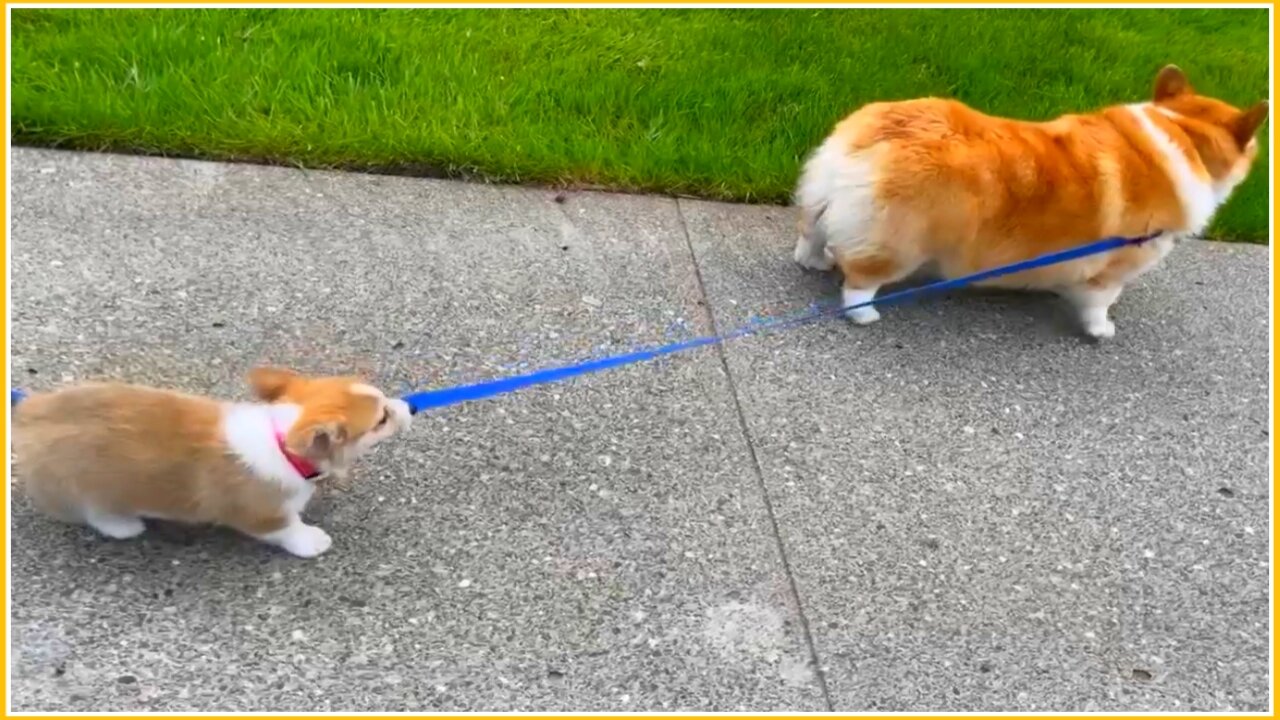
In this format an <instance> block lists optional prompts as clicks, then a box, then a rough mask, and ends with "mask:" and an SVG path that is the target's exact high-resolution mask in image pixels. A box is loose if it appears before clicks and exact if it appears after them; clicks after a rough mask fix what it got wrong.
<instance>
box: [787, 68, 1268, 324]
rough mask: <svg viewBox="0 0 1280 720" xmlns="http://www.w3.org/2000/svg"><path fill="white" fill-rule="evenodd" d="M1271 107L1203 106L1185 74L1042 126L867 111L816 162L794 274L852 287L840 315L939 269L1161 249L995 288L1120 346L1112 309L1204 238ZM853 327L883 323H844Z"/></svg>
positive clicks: (1021, 277)
mask: <svg viewBox="0 0 1280 720" xmlns="http://www.w3.org/2000/svg"><path fill="white" fill-rule="evenodd" d="M1266 117H1267V103H1266V102H1265V101H1261V102H1258V103H1257V104H1255V105H1253V106H1252V107H1250V108H1249V109H1247V110H1243V111H1242V110H1239V109H1237V108H1235V107H1232V106H1231V105H1228V104H1227V103H1225V102H1223V101H1221V100H1216V99H1214V98H1210V97H1206V96H1204V95H1201V94H1199V93H1197V92H1196V91H1195V89H1194V88H1192V86H1191V83H1190V82H1188V81H1187V78H1186V76H1185V75H1184V74H1183V72H1182V71H1181V70H1179V69H1178V68H1177V67H1175V66H1173V65H1170V66H1168V67H1165V68H1164V69H1163V70H1161V71H1160V73H1159V74H1158V75H1157V77H1156V80H1155V89H1154V92H1153V95H1152V99H1151V101H1150V102H1145V103H1138V104H1132V105H1117V106H1113V107H1108V108H1105V109H1103V110H1099V111H1097V112H1093V113H1089V114H1082V115H1064V116H1062V117H1059V118H1057V119H1054V120H1049V121H1047V122H1024V121H1021V120H1011V119H1007V118H999V117H992V116H990V115H984V114H983V113H981V112H978V111H977V110H973V109H971V108H969V107H967V106H965V105H964V104H962V103H960V102H957V101H955V100H942V99H937V98H924V99H918V100H907V101H903V102H881V103H872V104H870V105H866V106H864V107H862V108H861V109H859V110H857V111H856V112H854V113H853V114H852V115H850V116H849V117H848V118H846V119H845V120H843V121H842V122H840V123H839V124H838V125H837V126H836V128H835V130H834V132H832V134H831V135H830V137H828V138H827V140H826V141H825V142H824V143H823V144H822V145H821V146H820V147H819V148H818V149H817V150H816V151H815V152H814V153H813V155H812V156H811V157H810V158H809V160H808V161H807V163H806V165H805V168H804V172H803V174H802V176H801V178H800V183H799V187H798V190H797V193H796V204H797V205H798V206H799V209H800V216H801V217H800V239H799V241H798V242H797V243H796V248H795V260H796V262H798V263H800V264H801V265H804V266H806V267H809V268H812V269H816V270H827V269H830V268H831V267H832V266H833V265H838V266H839V267H840V270H841V272H842V273H843V275H844V290H843V303H844V305H845V306H849V305H854V304H857V303H863V302H868V301H870V300H872V299H873V298H874V297H875V294H876V291H877V290H878V289H879V288H880V287H881V286H882V285H885V284H887V283H891V282H894V281H897V280H900V279H902V278H904V277H906V276H908V275H910V274H911V273H912V272H913V271H915V270H916V269H917V268H919V267H921V266H924V265H930V266H933V267H934V268H936V269H937V270H938V271H939V272H940V274H941V275H942V276H943V277H957V276H960V275H965V274H969V273H973V272H977V271H980V270H985V269H989V268H993V267H997V266H1000V265H1005V264H1008V263H1012V262H1016V261H1019V260H1026V259H1029V258H1032V257H1035V256H1037V255H1042V254H1045V253H1048V252H1053V251H1058V250H1065V249H1068V248H1071V247H1075V246H1079V245H1082V244H1084V243H1087V242H1090V241H1093V240H1098V239H1101V238H1105V237H1114V236H1123V237H1142V236H1145V235H1148V234H1152V233H1159V235H1158V236H1157V237H1156V238H1155V239H1154V240H1152V241H1150V242H1147V243H1144V244H1141V245H1133V246H1127V247H1125V248H1122V249H1119V250H1116V251H1113V252H1110V253H1104V254H1102V255H1095V256H1092V257H1089V258H1084V259H1080V260H1075V261H1072V262H1068V263H1063V264H1060V265H1053V266H1049V267H1045V268H1039V269H1036V270H1029V271H1026V272H1022V273H1017V274H1014V275H1007V276H1005V277H1002V278H997V279H994V280H991V281H989V282H987V283H984V284H986V285H992V286H1001V287H1007V288H1021V289H1039V290H1049V291H1053V292H1056V293H1058V294H1060V295H1062V296H1064V297H1066V298H1067V299H1068V300H1069V301H1070V302H1071V303H1072V304H1073V305H1074V306H1075V308H1076V310H1077V312H1078V313H1079V317H1080V321H1081V323H1082V325H1083V326H1084V331H1085V332H1086V333H1087V334H1089V335H1090V336H1093V337H1095V338H1107V337H1111V336H1112V335H1114V334H1115V325H1114V324H1113V323H1112V322H1111V320H1110V319H1109V318H1108V309H1109V308H1110V307H1111V305H1112V304H1113V303H1115V301H1116V299H1117V298H1118V297H1119V296H1120V292H1121V290H1122V289H1123V288H1124V286H1125V284H1126V283H1128V282H1130V281H1132V280H1133V279H1134V278H1136V277H1138V276H1139V275H1141V274H1142V273H1144V272H1146V271H1147V270H1149V269H1151V268H1152V267H1153V266H1155V265H1156V263H1158V262H1159V261H1160V260H1161V259H1162V258H1163V257H1164V256H1165V254H1166V253H1168V252H1169V250H1170V248H1171V247H1172V246H1173V242H1174V239H1175V238H1178V237H1182V236H1186V235H1192V234H1197V233H1200V232H1202V231H1203V230H1204V229H1205V227H1206V226H1207V225H1208V224H1209V221H1210V219H1211V218H1212V217H1213V214H1214V212H1215V211H1216V210H1217V209H1218V207H1219V206H1221V205H1222V203H1224V202H1225V201H1226V199H1227V197H1228V196H1229V195H1230V194H1231V191H1232V190H1233V189H1234V188H1235V187H1236V186H1237V185H1238V184H1240V182H1241V181H1242V180H1244V178H1245V176H1246V175H1247V174H1248V173H1249V169H1250V167H1251V165H1252V164H1253V161H1254V158H1255V157H1256V156H1257V154H1258V141H1257V139H1256V138H1255V137H1254V136H1255V133H1256V132H1257V130H1258V128H1259V126H1261V125H1262V122H1263V121H1264V120H1265V119H1266ZM848 316H849V318H850V319H851V320H853V321H854V322H856V323H859V324H863V323H870V322H874V321H875V320H877V319H879V317H880V315H879V313H878V312H876V310H875V308H874V307H873V306H866V307H863V308H859V309H856V310H852V311H849V312H848Z"/></svg>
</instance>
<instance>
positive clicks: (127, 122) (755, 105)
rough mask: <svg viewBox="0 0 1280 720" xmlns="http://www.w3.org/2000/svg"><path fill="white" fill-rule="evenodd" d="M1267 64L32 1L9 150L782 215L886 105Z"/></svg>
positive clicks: (1249, 31)
mask: <svg viewBox="0 0 1280 720" xmlns="http://www.w3.org/2000/svg"><path fill="white" fill-rule="evenodd" d="M1267 53H1268V51H1267V13H1266V10H1262V9H1259V10H1232V9H1222V10H1218V9H1207V10H1203V9H1197V10H1168V9H1156V10H1092V9H1079V10H1013V9H1007V10H1006V9H996V10H962V9H956V10H908V9H903V10H895V9H888V10H841V9H825V10H812V9H787V10H773V9H742V10H717V9H682V10H663V9H649V10H612V9H593V10H553V9H545V10H483V9H474V10H443V9H441V10H434V9H390V10H378V9H365V10H289V9H275V10H242V9H219V10H177V9H175V10H79V9H51V10H31V9H15V10H13V69H12V72H13V86H12V92H13V105H12V108H13V133H14V140H15V142H17V143H20V144H30V145H52V146H58V147H70V148H82V149H111V150H119V151H129V152H144V153H161V154H171V155H183V156H195V157H204V158H215V159H236V160H251V161H264V162H272V163H287V164H294V165H300V166H308V167H343V168H358V169H368V170H377V171H388V172H402V173H413V174H424V175H457V176H468V177H479V178H484V179H490V180H495V181H514V182H536V183H549V184H557V185H559V184H564V185H573V186H591V187H607V188H615V189H622V190H643V191H657V192H667V193H681V194H691V195H697V196H703V197H711V198H721V199H731V200H741V201H749V202H786V201H787V200H788V199H789V196H790V193H791V191H792V188H793V185H794V182H795V178H796V173H797V171H798V168H799V165H800V163H801V162H802V160H803V158H804V156H805V154H806V153H807V152H808V151H809V150H810V149H811V148H812V147H813V146H814V145H815V144H816V143H817V142H819V141H820V140H821V139H822V138H823V136H824V135H826V133H827V132H828V131H829V129H830V128H831V126H832V125H833V123H835V122H836V121H837V120H838V119H840V118H841V117H842V116H843V115H845V114H846V113H848V112H849V111H851V110H852V109H854V108H856V107H857V106H859V105H860V104H862V103H866V102H868V101H872V100H885V99H895V98H909V97H915V96H921V95H941V96H952V97H956V98H959V99H961V100H964V101H965V102H967V103H970V104H972V105H974V106H976V107H977V108H979V109H981V110H984V111H987V112H991V113H996V114H1002V115H1009V116H1015V117H1020V118H1027V119H1042V118H1048V117H1051V116H1053V115H1056V114H1059V113H1062V112H1070V111H1083V110H1088V109H1091V108H1095V107H1098V106H1102V105H1107V104H1111V103H1117V102H1133V101H1140V100H1145V99H1147V98H1148V95H1149V92H1150V87H1151V83H1152V80H1153V78H1154V76H1155V73H1156V71H1157V70H1158V69H1159V68H1160V67H1161V66H1162V65H1164V64H1166V63H1169V62H1174V63H1177V64H1179V65H1180V66H1182V68H1183V69H1184V70H1186V71H1187V72H1188V74H1189V75H1190V77H1191V80H1192V82H1193V83H1195V84H1196V85H1197V87H1198V88H1199V89H1200V90H1202V91H1204V92H1206V93H1208V94H1213V95H1217V96H1220V97H1222V98H1223V99H1225V100H1227V101H1230V102H1232V103H1234V104H1236V105H1245V104H1248V103H1253V102H1255V101H1257V100H1259V99H1262V98H1264V97H1266V93H1267V72H1268V54H1267ZM1263 132H1264V134H1265V132H1266V126H1264V130H1263ZM1262 155H1263V156H1264V157H1265V155H1266V151H1265V149H1264V151H1263V153H1262ZM1269 176H1270V171H1269V169H1268V168H1267V167H1266V165H1265V160H1264V161H1263V163H1261V164H1260V166H1259V167H1258V168H1257V169H1256V170H1255V171H1254V173H1253V175H1252V176H1251V177H1250V179H1249V181H1248V182H1247V184H1246V185H1244V186H1243V187H1242V188H1241V189H1240V190H1239V191H1237V194H1236V196H1235V197H1234V199H1233V200H1232V202H1231V203H1230V205H1229V206H1227V207H1226V208H1224V209H1223V210H1222V211H1221V212H1220V213H1219V215H1218V218H1217V221H1216V223H1215V225H1214V228H1213V233H1214V235H1215V236H1216V237H1221V238H1225V239H1235V240H1249V241H1255V242H1266V241H1267V218H1268V212H1269V207H1268V201H1267V187H1268V178H1269Z"/></svg>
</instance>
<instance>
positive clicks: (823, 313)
mask: <svg viewBox="0 0 1280 720" xmlns="http://www.w3.org/2000/svg"><path fill="white" fill-rule="evenodd" d="M1159 234H1160V232H1154V233H1151V234H1150V235H1144V236H1142V237H1136V238H1123V237H1110V238H1106V239H1105V240H1098V241H1097V242H1092V243H1089V244H1088V245H1082V246H1080V247H1077V248H1072V249H1070V250H1062V251H1059V252H1053V253H1048V254H1045V255H1041V256H1039V257H1035V258H1032V259H1030V260H1023V261H1021V262H1016V263H1011V264H1009V265H1002V266H1000V267H998V268H992V269H990V270H983V271H981V272H976V273H973V274H972V275H965V276H964V277H958V278H955V279H953V280H939V281H938V282H934V283H930V284H928V285H921V286H919V287H914V288H907V289H905V290H899V291H897V292H892V293H889V294H888V295H882V296H880V297H878V298H873V299H871V300H868V301H866V302H860V303H855V304H853V305H848V306H845V307H836V308H831V309H828V310H815V311H813V312H809V313H806V314H804V315H801V316H799V317H793V318H776V319H774V320H769V321H766V322H763V323H755V324H752V325H745V326H743V327H740V328H738V329H736V330H732V331H730V332H728V333H725V334H723V335H708V336H705V337H698V338H693V339H690V340H683V341H681V342H677V343H671V344H669V345H660V346H657V347H652V348H648V349H644V350H637V351H636V352H631V353H626V354H624V355H612V356H610V357H604V358H599V359H597V360H588V361H586V362H582V363H575V364H573V365H565V366H563V367H555V368H548V369H546V370H537V371H534V372H531V373H526V374H524V375H513V376H511V377H505V378H500V379H498V380H487V381H485V382H478V383H473V384H470V385H455V386H453V387H446V388H440V389H438V390H424V391H421V392H416V393H410V394H408V395H405V396H404V400H405V402H407V403H409V409H410V411H411V412H413V413H414V414H415V415H416V414H417V413H420V412H422V411H423V410H431V409H434V408H441V407H447V406H449V405H457V404H458V403H464V402H468V401H471V400H483V399H484V398H490V397H493V396H495V395H502V394H503V393H509V392H515V391H516V390H521V389H523V388H527V387H530V386H533V385H543V384H546V383H553V382H560V381H561V380H567V379H569V378H571V377H577V376H578V375H586V374H587V373H593V372H600V371H601V370H609V369H611V368H616V367H621V366H623V365H631V364H633V363H639V362H646V361H648V360H654V359H656V358H660V357H662V356H664V355H671V354H673V353H678V352H683V351H685V350H692V349H694V348H700V347H704V346H707V345H715V344H717V343H722V342H725V341H727V340H733V339H735V338H740V337H743V336H746V335H754V334H756V333H758V332H760V331H762V330H779V329H784V328H792V327H796V326H798V325H804V324H807V323H811V322H814V321H816V320H820V319H822V318H825V317H830V316H834V315H839V314H842V313H845V312H848V311H850V310H855V309H857V308H861V307H866V306H868V305H889V304H891V303H896V302H901V301H903V300H907V299H910V298H913V297H918V296H920V295H925V294H927V293H934V292H941V291H944V290H954V289H957V288H962V287H965V286H966V285H972V284H973V283H976V282H981V281H983V280H988V279H990V278H995V277H1000V276H1002V275H1010V274H1013V273H1017V272H1023V271H1025V270H1033V269H1035V268H1040V267H1045V266H1046V265H1056V264H1058V263H1064V262H1068V261H1071V260H1078V259H1080V258H1083V257H1088V256H1090V255H1097V254H1099V253H1104V252H1109V251H1111V250H1115V249H1117V248H1122V247H1125V246H1127V245H1141V244H1142V243H1145V242H1147V241H1148V240H1151V239H1152V238H1154V237H1156V236H1157V235H1159Z"/></svg>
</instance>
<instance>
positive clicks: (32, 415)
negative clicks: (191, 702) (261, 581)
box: [13, 368, 411, 557]
mask: <svg viewBox="0 0 1280 720" xmlns="http://www.w3.org/2000/svg"><path fill="white" fill-rule="evenodd" d="M249 380H250V384H251V385H252V387H253V390H254V393H255V395H256V396H257V398H258V399H259V400H262V401H264V402H254V403H236V402H222V401H218V400H211V399H208V398H204V397H198V396H194V395H187V394H183V393H178V392H173V391H169V390H158V389H153V388H147V387H139V386H135V385H123V384H85V385H79V386H75V387H70V388H65V389H62V390H58V391H55V392H50V393H42V394H35V395H32V396H30V397H28V398H26V399H23V400H22V401H21V402H19V404H18V405H17V407H16V408H14V413H13V431H14V437H13V453H14V464H15V469H16V475H17V476H18V477H19V479H20V481H21V483H22V485H23V487H24V488H25V490H26V492H27V494H28V496H29V497H30V498H31V500H32V503H33V504H34V505H35V506H36V507H37V508H38V509H40V510H41V511H43V512H44V513H46V514H48V515H50V516H52V517H54V518H57V519H59V520H63V521H66V522H74V523H84V524H87V525H90V526H92V527H93V528H95V529H96V530H98V531H99V532H101V533H102V534H104V535H106V536H108V537H112V538H130V537H133V536H135V535H138V534H139V533H141V532H142V531H143V530H145V529H146V526H145V525H144V524H143V518H158V519H164V520H175V521H179V522H186V523H215V524H218V525H226V526H228V527H232V528H235V529H236V530H239V531H240V532H242V533H245V534H246V535H250V536H252V537H255V538H258V539H259V540H262V541H263V542H266V543H270V544H272V545H278V546H280V547H282V548H284V549H285V550H288V551H289V552H291V553H293V554H294V555H298V556H301V557H314V556H316V555H319V554H320V553H322V552H324V551H325V550H328V549H329V546H330V544H331V540H330V538H329V535H328V533H326V532H325V531H324V530H321V529H320V528H318V527H315V526H313V525H307V524H306V523H304V522H303V521H302V519H301V517H300V516H299V514H300V513H301V512H302V510H303V508H304V507H306V504H307V502H308V501H309V500H310V499H311V496H312V493H313V492H314V491H315V487H316V486H315V483H316V481H317V480H319V479H321V478H323V477H325V476H327V475H341V474H343V473H345V471H346V470H347V468H348V467H349V466H350V464H351V463H352V462H353V461H354V460H355V459H356V458H358V457H360V456H361V455H363V454H364V453H365V452H367V451H368V450H369V449H370V448H372V447H373V446H374V445H376V444H377V443H379V442H381V441H383V440H386V439H387V438H389V437H391V436H393V435H395V434H396V433H397V432H400V431H402V430H404V429H406V428H408V427H409V424H410V419H411V418H410V413H409V407H408V405H407V404H405V402H404V401H403V400H398V399H389V398H387V397H386V396H385V395H384V394H383V393H382V392H381V391H379V390H378V389H377V388H374V387H371V386H369V385H366V384H364V383H363V382H361V381H360V380H359V379H357V378H348V377H319V378H314V377H303V376H301V375H299V374H297V373H295V372H292V371H290V370H284V369H277V368H257V369H255V370H254V371H253V372H252V373H251V374H250V377H249Z"/></svg>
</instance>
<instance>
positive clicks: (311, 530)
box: [281, 524, 333, 558]
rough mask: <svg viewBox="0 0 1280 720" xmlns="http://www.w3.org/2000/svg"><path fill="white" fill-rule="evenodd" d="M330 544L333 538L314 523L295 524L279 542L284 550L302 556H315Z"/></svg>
mask: <svg viewBox="0 0 1280 720" xmlns="http://www.w3.org/2000/svg"><path fill="white" fill-rule="evenodd" d="M331 545H333V539H332V538H330V537H329V533H327V532H325V531H324V530H321V529H320V528H318V527H316V526H315V525H303V524H298V525H295V526H294V529H293V531H292V532H290V533H289V535H288V536H287V537H285V539H284V541H283V542H282V543H281V546H282V547H284V549H285V550H288V551H289V552H291V553H293V554H294V555H297V556H298V557H304V558H312V557H315V556H317V555H319V554H320V553H322V552H324V551H325V550H328V549H329V546H331Z"/></svg>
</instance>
